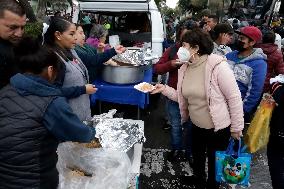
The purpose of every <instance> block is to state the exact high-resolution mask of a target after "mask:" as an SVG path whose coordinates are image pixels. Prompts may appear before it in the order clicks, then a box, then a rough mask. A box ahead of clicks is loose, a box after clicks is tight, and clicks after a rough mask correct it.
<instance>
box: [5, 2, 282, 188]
mask: <svg viewBox="0 0 284 189" xmlns="http://www.w3.org/2000/svg"><path fill="white" fill-rule="evenodd" d="M83 20H84V25H86V24H89V22H90V19H88V15H86V17H84V19H83ZM25 24H26V13H25V11H24V9H23V7H22V6H21V5H20V3H19V2H18V1H16V0H2V1H1V4H0V76H1V77H0V149H1V151H0V183H1V185H0V188H48V189H51V188H57V185H58V181H59V178H58V172H57V170H56V162H57V154H56V149H57V146H58V144H59V143H60V142H63V141H74V142H90V141H91V140H93V139H94V137H95V133H96V131H95V129H94V128H91V127H88V126H87V125H85V124H83V121H85V120H89V119H90V118H91V110H90V98H89V95H90V94H93V93H95V92H96V91H97V88H96V87H95V86H94V85H92V84H90V83H92V81H94V80H95V79H96V77H97V75H98V74H97V72H98V71H99V70H100V68H101V66H102V65H103V63H105V62H108V63H110V64H111V63H112V62H111V61H109V60H110V59H111V58H112V57H113V56H115V55H116V54H121V53H123V52H125V50H126V49H125V48H124V47H123V46H121V45H118V46H116V47H115V48H111V47H110V46H108V45H105V44H104V43H105V40H106V37H107V35H108V33H107V29H106V27H104V26H101V25H95V26H94V27H93V28H92V29H91V31H90V37H89V38H88V39H86V36H85V32H84V26H83V25H78V24H74V23H72V22H71V21H70V20H68V19H66V18H63V17H60V16H54V17H52V18H50V20H49V23H48V26H47V27H46V28H44V31H43V33H42V38H41V40H38V39H32V38H28V37H25V36H24V26H25ZM171 24H173V23H171ZM175 25H176V27H175V31H173V30H172V28H171V31H169V36H170V39H171V40H172V41H171V42H172V43H173V44H172V45H171V46H170V47H168V48H167V49H166V50H165V52H164V54H163V55H162V57H161V58H160V60H159V61H158V63H157V64H155V65H154V66H153V70H154V72H155V73H157V74H165V73H169V79H168V83H167V84H157V85H156V87H155V90H153V91H152V92H151V93H152V94H155V93H162V94H163V95H164V96H166V97H167V99H166V101H167V106H166V111H167V113H168V119H169V121H170V125H171V146H172V151H171V152H170V153H169V155H168V157H167V158H168V160H169V161H178V160H179V158H180V157H182V156H185V157H186V158H187V159H188V161H189V162H190V165H191V166H192V169H193V175H194V176H193V177H191V178H193V179H194V182H195V183H196V184H197V187H198V188H200V189H203V188H207V189H209V188H210V189H212V188H218V187H219V184H220V183H217V182H216V181H215V152H216V151H224V150H226V147H227V145H228V141H229V139H230V138H231V137H232V138H233V139H235V140H241V137H242V136H243V135H244V130H245V129H244V128H245V126H246V123H249V122H250V121H251V119H252V117H253V115H254V112H255V111H256V108H257V106H258V104H259V102H260V100H261V97H262V94H263V93H266V92H269V93H271V94H273V98H274V99H275V101H276V102H277V104H278V106H277V107H276V108H275V110H274V112H273V116H272V119H271V124H270V128H271V135H270V140H269V144H268V149H267V155H268V163H269V170H270V174H271V179H272V185H273V188H274V189H282V188H284V160H283V159H284V153H283V150H282V151H281V150H279V148H280V149H281V146H283V145H284V139H283V136H284V127H283V125H284V118H283V116H282V114H283V111H284V110H283V107H284V87H283V86H282V85H283V84H281V83H273V85H270V83H269V80H270V78H273V77H275V76H277V75H279V74H284V63H283V54H282V52H281V49H279V45H277V44H275V42H276V34H275V32H274V31H273V29H270V28H265V29H263V28H261V27H259V28H258V27H256V26H253V25H251V24H249V23H248V22H247V24H245V25H244V27H241V25H240V24H239V23H238V20H236V19H234V20H233V21H232V23H230V21H229V20H228V21H226V22H222V23H221V22H220V21H219V18H218V17H217V16H216V15H207V16H206V15H205V16H204V17H203V18H202V19H201V20H200V21H195V20H193V19H186V20H184V21H180V22H176V23H175ZM236 29H237V31H236ZM173 36H175V37H173ZM282 37H283V36H282ZM280 47H281V46H280ZM183 127H184V128H185V129H183ZM183 132H186V135H185V136H186V141H187V143H186V146H185V147H184V146H183V145H182V140H183V139H182V136H183ZM184 150H185V152H186V153H185V154H184ZM206 159H208V178H207V176H206V171H205V169H206V168H205V167H206V166H205V165H206ZM189 180H190V178H189V177H185V178H184V180H183V182H185V184H186V183H187V182H188V181H189Z"/></svg>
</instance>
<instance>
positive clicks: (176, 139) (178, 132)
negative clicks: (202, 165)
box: [167, 99, 192, 155]
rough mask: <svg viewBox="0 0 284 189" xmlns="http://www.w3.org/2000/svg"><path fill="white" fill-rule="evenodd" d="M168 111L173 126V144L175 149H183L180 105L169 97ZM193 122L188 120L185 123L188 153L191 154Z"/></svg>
mask: <svg viewBox="0 0 284 189" xmlns="http://www.w3.org/2000/svg"><path fill="white" fill-rule="evenodd" d="M167 109H168V111H167V113H168V117H169V121H170V124H171V126H172V128H171V145H172V149H173V150H182V149H183V145H182V142H183V140H182V136H183V131H182V125H181V116H180V111H179V105H178V103H177V102H175V101H172V100H170V99H167ZM191 125H192V124H191V122H190V121H188V122H186V123H184V125H183V126H184V128H185V129H184V131H185V137H186V147H185V150H186V154H187V155H191Z"/></svg>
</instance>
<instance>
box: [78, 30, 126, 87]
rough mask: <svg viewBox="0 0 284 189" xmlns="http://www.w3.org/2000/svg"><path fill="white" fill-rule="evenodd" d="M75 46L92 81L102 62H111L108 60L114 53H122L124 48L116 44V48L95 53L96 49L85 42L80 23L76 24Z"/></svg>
mask: <svg viewBox="0 0 284 189" xmlns="http://www.w3.org/2000/svg"><path fill="white" fill-rule="evenodd" d="M75 35H76V47H75V51H76V53H77V54H78V56H79V58H80V59H81V60H82V62H83V63H84V64H85V66H86V67H87V69H88V72H89V77H90V82H93V81H94V80H95V79H96V78H97V76H98V74H99V72H100V71H101V68H102V65H103V63H106V62H107V63H109V64H112V63H113V61H109V60H110V59H111V58H112V57H113V56H115V55H116V54H120V53H123V52H124V51H125V50H126V49H125V48H124V47H123V46H121V45H118V46H117V47H116V48H111V49H109V50H106V51H104V52H103V53H97V49H96V48H94V47H92V46H90V45H88V44H87V43H85V39H86V36H85V34H84V31H83V28H82V26H80V25H76V34H75Z"/></svg>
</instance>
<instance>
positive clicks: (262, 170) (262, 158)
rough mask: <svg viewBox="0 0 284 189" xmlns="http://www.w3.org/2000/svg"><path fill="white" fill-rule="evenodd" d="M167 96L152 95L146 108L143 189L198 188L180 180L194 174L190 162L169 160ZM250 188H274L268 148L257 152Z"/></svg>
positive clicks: (144, 114)
mask: <svg viewBox="0 0 284 189" xmlns="http://www.w3.org/2000/svg"><path fill="white" fill-rule="evenodd" d="M164 102H165V101H164V98H163V97H161V96H160V95H155V96H151V98H150V106H149V107H148V108H147V109H146V110H145V111H143V112H142V114H143V115H142V119H143V120H144V121H145V136H146V143H144V147H143V155H142V163H141V169H140V171H141V174H140V179H139V188H140V189H163V188H165V189H183V188H185V189H186V188H196V187H195V186H194V184H191V185H188V186H185V185H182V184H181V182H180V177H181V176H190V175H192V170H191V167H190V165H189V164H188V162H186V161H185V160H181V161H179V162H172V163H171V162H169V161H167V160H166V155H167V153H168V152H169V151H170V131H169V130H163V129H162V125H163V122H164V121H163V119H164V117H165V109H164V104H165V103H164ZM221 188H237V189H238V188H245V187H240V186H236V187H235V186H231V187H229V186H223V187H221ZM247 188H249V189H272V186H271V180H270V175H269V171H268V164H267V157H266V152H265V150H263V151H262V152H259V153H258V154H255V155H254V156H253V163H252V169H251V177H250V186H249V187H247Z"/></svg>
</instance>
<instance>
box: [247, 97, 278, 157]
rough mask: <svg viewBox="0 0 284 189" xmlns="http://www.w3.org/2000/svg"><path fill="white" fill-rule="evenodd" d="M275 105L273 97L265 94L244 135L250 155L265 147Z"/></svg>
mask: <svg viewBox="0 0 284 189" xmlns="http://www.w3.org/2000/svg"><path fill="white" fill-rule="evenodd" d="M275 105H276V103H275V101H274V99H273V97H272V96H271V95H270V94H268V93H265V94H264V95H263V97H262V100H261V102H260V104H259V106H258V108H257V111H256V113H255V115H254V117H253V119H252V121H251V123H250V126H249V128H248V130H247V133H246V134H245V144H246V145H247V149H248V151H249V152H250V153H255V152H256V151H258V150H260V149H261V148H263V147H265V146H266V145H267V143H268V140H269V135H270V128H269V124H270V120H271V116H272V112H273V109H274V107H275Z"/></svg>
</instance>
